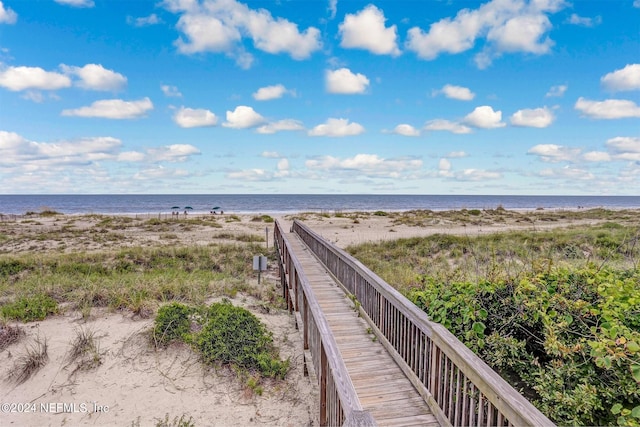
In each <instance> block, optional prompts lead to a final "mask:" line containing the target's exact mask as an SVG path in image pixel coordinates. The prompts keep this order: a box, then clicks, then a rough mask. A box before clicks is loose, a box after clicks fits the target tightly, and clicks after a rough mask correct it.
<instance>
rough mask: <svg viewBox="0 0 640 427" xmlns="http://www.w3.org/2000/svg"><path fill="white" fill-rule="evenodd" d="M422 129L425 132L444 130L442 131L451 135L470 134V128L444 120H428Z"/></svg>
mask: <svg viewBox="0 0 640 427" xmlns="http://www.w3.org/2000/svg"><path fill="white" fill-rule="evenodd" d="M424 129H425V130H438V131H439V130H444V131H448V132H451V133H457V134H465V133H471V132H472V130H471V128H470V127H468V126H465V125H463V124H461V123H457V122H452V121H449V120H444V119H435V120H430V121H428V122H427V123H426V124H425V125H424Z"/></svg>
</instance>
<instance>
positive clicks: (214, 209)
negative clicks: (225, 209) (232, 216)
mask: <svg viewBox="0 0 640 427" xmlns="http://www.w3.org/2000/svg"><path fill="white" fill-rule="evenodd" d="M211 210H212V211H217V210H220V206H216V207H215V208H211Z"/></svg>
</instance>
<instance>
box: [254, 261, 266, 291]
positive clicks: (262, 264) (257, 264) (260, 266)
mask: <svg viewBox="0 0 640 427" xmlns="http://www.w3.org/2000/svg"><path fill="white" fill-rule="evenodd" d="M253 269H254V270H258V285H259V284H260V272H262V271H266V270H267V257H266V256H263V255H256V256H254V257H253Z"/></svg>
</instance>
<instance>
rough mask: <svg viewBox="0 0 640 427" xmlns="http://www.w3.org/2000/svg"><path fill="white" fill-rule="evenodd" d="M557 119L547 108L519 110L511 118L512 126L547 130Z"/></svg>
mask: <svg viewBox="0 0 640 427" xmlns="http://www.w3.org/2000/svg"><path fill="white" fill-rule="evenodd" d="M554 119H555V117H554V116H553V113H552V112H551V110H549V109H548V108H547V107H544V108H534V109H524V110H518V111H516V112H515V113H513V115H512V116H511V124H512V125H514V126H525V127H533V128H546V127H549V126H550V125H551V123H553V120H554Z"/></svg>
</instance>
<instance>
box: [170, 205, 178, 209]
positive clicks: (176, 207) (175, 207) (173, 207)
mask: <svg viewBox="0 0 640 427" xmlns="http://www.w3.org/2000/svg"><path fill="white" fill-rule="evenodd" d="M171 209H180V206H172V207H171Z"/></svg>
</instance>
